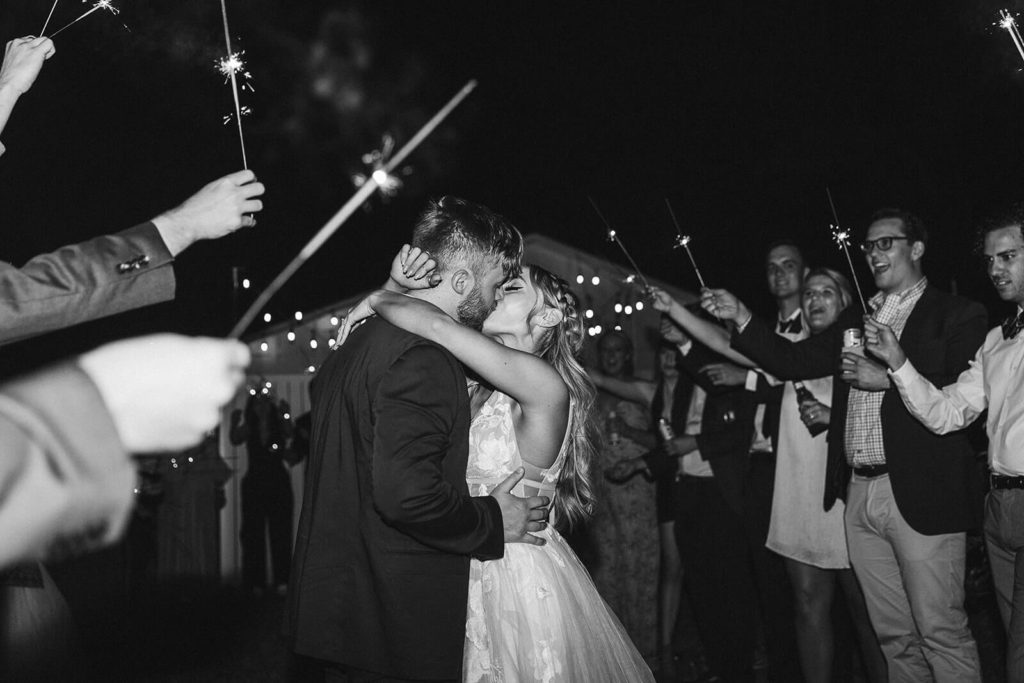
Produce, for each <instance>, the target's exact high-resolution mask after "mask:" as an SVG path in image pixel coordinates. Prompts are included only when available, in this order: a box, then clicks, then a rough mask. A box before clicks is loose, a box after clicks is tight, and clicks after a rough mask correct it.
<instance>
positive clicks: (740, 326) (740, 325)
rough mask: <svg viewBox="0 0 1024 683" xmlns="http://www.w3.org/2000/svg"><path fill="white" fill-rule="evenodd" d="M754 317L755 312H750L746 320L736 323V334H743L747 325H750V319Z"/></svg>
mask: <svg viewBox="0 0 1024 683" xmlns="http://www.w3.org/2000/svg"><path fill="white" fill-rule="evenodd" d="M753 319H754V314H753V313H750V314H749V315H748V316H747V319H746V320H744V321H743V322H741V323H736V334H743V330H745V329H747V325H749V324H750V321H751V320H753Z"/></svg>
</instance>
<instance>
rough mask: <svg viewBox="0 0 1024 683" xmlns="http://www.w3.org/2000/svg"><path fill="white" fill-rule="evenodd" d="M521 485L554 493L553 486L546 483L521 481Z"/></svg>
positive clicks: (528, 480)
mask: <svg viewBox="0 0 1024 683" xmlns="http://www.w3.org/2000/svg"><path fill="white" fill-rule="evenodd" d="M521 483H522V484H523V485H525V486H532V487H533V488H535V489H538V490H540V491H551V492H554V490H555V485H554V484H551V483H549V482H546V481H534V480H532V479H523V480H521Z"/></svg>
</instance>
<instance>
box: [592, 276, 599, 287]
mask: <svg viewBox="0 0 1024 683" xmlns="http://www.w3.org/2000/svg"><path fill="white" fill-rule="evenodd" d="M590 284H592V285H594V286H595V287H596V286H598V285H599V284H601V278H599V277H598V276H596V275H595V276H594V277H592V278H590Z"/></svg>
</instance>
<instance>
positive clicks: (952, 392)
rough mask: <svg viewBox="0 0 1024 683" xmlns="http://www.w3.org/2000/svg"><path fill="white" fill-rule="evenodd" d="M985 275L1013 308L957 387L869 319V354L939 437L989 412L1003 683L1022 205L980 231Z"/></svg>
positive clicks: (1018, 615) (1021, 352) (1020, 675)
mask: <svg viewBox="0 0 1024 683" xmlns="http://www.w3.org/2000/svg"><path fill="white" fill-rule="evenodd" d="M980 238H981V239H980V240H979V242H980V243H981V245H980V246H981V247H982V249H983V252H982V254H983V256H984V260H985V268H986V270H987V271H988V277H989V279H990V280H991V281H992V284H993V285H994V286H995V288H996V291H997V292H998V294H999V298H1001V299H1002V300H1003V301H1010V302H1013V303H1014V304H1016V310H1015V311H1014V314H1013V315H1011V316H1010V317H1009V318H1007V319H1006V321H1004V322H1003V324H1002V325H1001V326H998V327H995V328H994V329H992V330H991V331H990V332H989V333H988V336H987V337H986V338H985V343H984V344H983V345H982V346H981V348H979V349H978V351H977V353H976V354H975V356H974V360H973V361H972V362H971V366H970V368H968V369H967V370H965V371H964V372H963V373H961V375H960V376H959V377H958V378H957V379H956V381H955V382H952V383H950V384H948V385H947V386H946V387H945V388H939V387H942V385H941V384H935V383H933V382H930V381H929V380H927V379H926V378H925V377H924V376H922V374H921V372H920V371H919V370H918V369H917V368H916V366H915V363H914V362H911V361H910V359H908V357H907V354H906V353H904V351H903V349H902V348H901V346H900V343H899V342H898V341H897V340H896V335H895V334H894V333H893V331H892V330H890V329H889V328H888V327H887V326H885V325H881V324H876V323H872V322H869V323H868V324H867V325H866V329H865V339H866V341H867V348H868V350H869V351H870V352H871V353H873V354H874V355H875V356H877V357H879V358H883V359H885V361H886V363H887V364H888V366H889V367H890V368H891V370H892V378H893V382H894V384H895V385H896V388H897V389H899V392H900V396H901V397H902V398H903V401H904V403H906V406H907V408H908V409H909V410H910V412H911V413H912V414H913V415H914V417H916V418H917V419H918V420H920V421H921V423H922V424H923V425H924V426H926V427H927V428H928V429H930V430H931V431H933V432H935V433H936V434H945V433H947V432H950V431H954V430H958V429H963V428H964V427H966V426H967V425H969V424H970V423H972V422H974V420H975V419H977V418H978V416H980V415H981V414H982V413H984V412H985V411H986V410H987V411H988V422H987V425H986V430H987V433H988V438H989V452H988V461H989V467H990V468H991V491H990V492H989V494H988V497H987V498H986V499H985V541H986V543H985V545H986V548H987V550H988V557H989V564H990V566H991V567H992V579H993V584H994V585H995V589H996V597H997V602H998V604H999V611H1000V614H1001V615H1002V618H1003V625H1004V626H1005V628H1006V637H1007V644H1006V680H1008V681H1024V591H1022V590H1020V588H1017V589H1016V590H1015V587H1018V586H1024V562H1021V558H1024V554H1022V551H1024V542H1022V539H1024V504H1022V503H1024V435H1022V429H1021V427H1022V426H1024V382H1021V381H1020V380H1019V370H1020V365H1021V361H1022V360H1024V336H1022V335H1021V334H1020V331H1021V328H1022V327H1024V313H1022V311H1024V207H1020V206H1017V207H1014V208H1013V209H1011V210H1010V211H1009V212H1007V213H1006V214H1003V215H1000V216H996V217H995V218H994V219H993V220H991V221H989V222H988V223H987V224H986V225H985V226H983V227H982V229H981V231H980Z"/></svg>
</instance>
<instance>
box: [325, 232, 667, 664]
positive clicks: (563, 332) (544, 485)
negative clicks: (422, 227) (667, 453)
mask: <svg viewBox="0 0 1024 683" xmlns="http://www.w3.org/2000/svg"><path fill="white" fill-rule="evenodd" d="M403 266H404V267H405V271H406V272H405V273H403V272H402V270H403ZM431 268H432V265H431V263H430V262H426V261H425V259H424V258H423V255H421V254H420V253H419V252H418V250H416V249H413V250H411V251H409V250H407V249H406V248H403V250H402V253H401V254H400V256H399V257H398V258H396V260H395V263H394V264H393V266H392V279H393V280H394V281H396V282H398V283H400V284H401V285H402V286H405V287H409V288H414V287H422V286H425V285H426V284H427V282H428V281H429V278H427V277H423V273H425V272H427V271H429V270H430V269H431ZM372 314H377V315H379V316H380V317H382V318H384V319H385V320H387V321H388V322H390V323H391V324H393V325H396V326H398V327H401V328H403V329H405V330H408V331H410V332H413V333H414V334H417V335H419V336H422V337H424V338H426V339H428V340H430V341H433V342H435V343H438V344H440V345H442V346H444V347H445V348H447V349H448V350H449V351H450V352H451V353H452V354H453V355H455V357H456V358H458V359H459V360H460V361H461V362H462V363H463V364H465V365H466V366H467V367H468V368H469V369H470V370H472V371H473V372H474V373H475V374H476V375H477V376H478V377H479V378H480V380H481V382H480V384H479V386H477V387H475V388H474V389H473V390H472V391H471V403H472V405H473V407H474V409H475V415H474V418H473V422H472V425H471V427H470V434H469V438H470V449H469V465H468V469H467V473H466V480H467V483H468V484H469V489H470V493H471V494H472V495H475V496H482V495H487V494H488V493H490V491H491V490H492V489H493V488H494V487H495V486H496V485H498V484H499V483H500V482H501V481H503V480H504V479H505V478H506V477H507V476H508V475H509V474H511V473H512V472H514V471H515V470H516V469H517V468H519V467H523V468H524V469H525V472H526V474H525V477H524V479H523V480H522V481H521V482H520V483H519V484H517V486H516V488H515V489H513V493H516V494H517V495H537V494H538V493H540V494H543V495H547V496H550V497H551V498H552V504H551V510H552V522H553V523H552V524H551V525H549V526H548V527H546V528H545V529H544V530H543V531H540V532H537V533H536V535H537V536H539V537H541V538H542V539H543V540H544V544H543V545H531V544H509V545H506V546H505V556H504V557H503V558H501V559H499V560H491V561H488V562H479V561H477V560H472V562H471V566H470V579H469V581H470V583H469V602H468V610H467V623H466V642H465V652H464V664H463V680H465V681H473V682H476V681H513V680H514V681H555V680H559V681H581V682H582V681H587V682H590V681H594V682H600V681H608V682H609V683H611V682H613V681H614V682H618V681H653V680H654V678H653V676H652V675H651V672H650V669H649V668H648V667H647V665H646V663H645V662H644V659H643V658H642V657H641V656H640V654H639V653H638V652H637V650H636V648H635V647H634V646H633V644H632V643H631V642H630V640H629V638H628V636H627V635H626V634H625V632H624V630H623V628H622V626H621V624H620V623H619V621H618V619H616V617H615V615H614V614H613V613H612V611H611V610H610V609H609V608H608V606H607V605H606V604H605V603H604V601H603V600H602V599H601V597H600V596H599V595H598V593H597V590H596V589H595V588H594V584H593V582H592V581H591V579H590V576H589V574H587V571H586V569H585V568H584V567H583V565H582V563H580V561H579V559H578V558H577V557H576V555H575V554H574V553H573V551H572V550H571V549H570V548H569V545H568V543H566V541H565V540H564V539H563V537H562V535H561V534H560V533H559V532H558V531H557V530H556V528H555V527H561V528H568V527H569V526H571V525H573V524H575V523H577V522H579V521H581V520H583V519H585V518H586V517H587V516H589V514H590V513H591V512H592V510H593V505H594V500H593V494H592V473H591V462H592V460H593V457H594V452H595V449H596V443H597V438H598V437H597V432H596V429H595V428H594V425H593V423H592V421H591V417H590V415H591V405H592V403H593V400H594V390H593V387H592V385H591V383H590V380H589V378H588V377H587V375H586V373H585V372H584V370H583V367H582V366H581V365H580V363H579V360H578V354H579V352H580V350H581V349H582V346H583V341H584V338H585V333H584V323H583V320H582V319H581V316H580V311H579V304H578V301H577V299H576V297H575V295H573V293H572V292H571V291H570V290H569V287H568V285H567V284H566V282H565V281H564V280H562V279H560V278H558V277H556V276H555V275H552V274H551V273H549V272H547V271H546V270H543V269H542V268H539V267H536V266H525V267H524V268H523V272H522V274H521V276H520V277H517V278H514V279H511V280H510V281H509V282H507V283H506V284H505V285H504V287H503V290H502V294H501V296H499V298H498V301H497V304H496V307H495V309H494V311H493V312H492V313H491V314H490V316H489V317H488V318H487V320H486V322H485V323H484V325H483V330H482V332H477V331H476V330H473V329H470V328H468V327H465V326H463V325H460V324H459V323H457V322H456V321H455V320H454V319H452V318H451V317H449V316H448V315H446V314H445V313H444V312H443V311H441V310H440V309H438V308H436V307H435V306H433V305H432V304H430V303H427V302H424V301H422V300H418V299H414V298H412V297H406V296H404V295H402V294H397V293H394V292H388V291H384V290H379V291H377V292H374V293H373V294H371V295H370V296H368V297H367V298H366V299H364V300H363V301H362V302H360V303H359V304H358V305H357V306H356V307H355V308H354V309H353V310H352V311H350V313H349V315H348V316H347V318H346V320H345V323H344V324H343V326H342V331H341V333H340V338H341V340H342V341H344V338H345V337H346V336H347V335H348V334H349V332H350V330H351V329H352V327H353V325H355V324H356V323H358V321H359V320H361V319H363V318H366V317H367V316H369V315H372ZM477 406H479V408H478V409H477ZM410 608H411V609H415V606H413V605H410Z"/></svg>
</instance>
